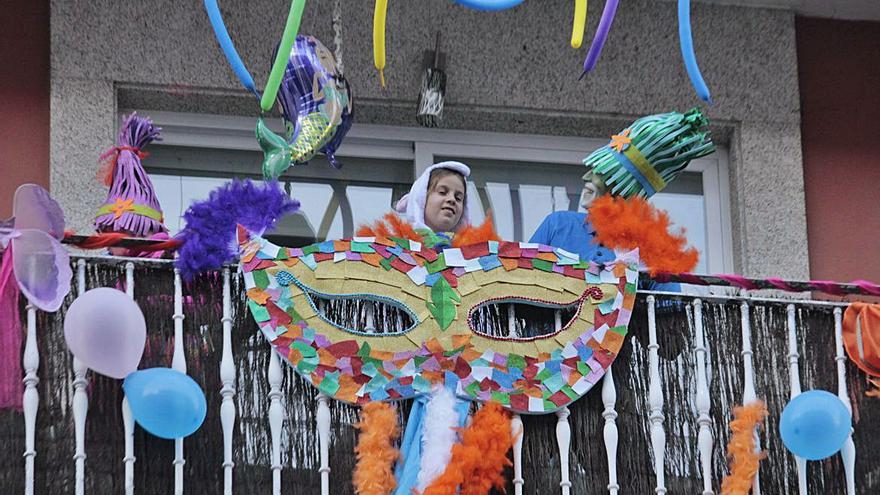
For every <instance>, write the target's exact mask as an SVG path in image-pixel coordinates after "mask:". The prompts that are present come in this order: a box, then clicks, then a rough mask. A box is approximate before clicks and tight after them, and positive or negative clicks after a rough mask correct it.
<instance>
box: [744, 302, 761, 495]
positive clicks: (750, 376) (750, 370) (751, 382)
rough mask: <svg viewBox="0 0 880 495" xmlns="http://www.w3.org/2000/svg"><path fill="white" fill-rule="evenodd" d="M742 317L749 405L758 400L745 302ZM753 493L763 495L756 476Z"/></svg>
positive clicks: (757, 446) (757, 440) (758, 442)
mask: <svg viewBox="0 0 880 495" xmlns="http://www.w3.org/2000/svg"><path fill="white" fill-rule="evenodd" d="M740 310H741V315H742V319H741V322H742V357H743V404H749V403H751V402H754V401H755V400H756V399H757V396H756V395H755V369H754V367H753V365H752V325H751V322H750V321H749V303H748V301H743V302H742V303H741V304H740ZM755 450H756V451H760V450H761V439H760V438H758V432H757V431H755ZM752 493H753V494H754V495H761V480H760V477H759V476H758V474H757V473H756V474H755V483H754V484H753V485H752Z"/></svg>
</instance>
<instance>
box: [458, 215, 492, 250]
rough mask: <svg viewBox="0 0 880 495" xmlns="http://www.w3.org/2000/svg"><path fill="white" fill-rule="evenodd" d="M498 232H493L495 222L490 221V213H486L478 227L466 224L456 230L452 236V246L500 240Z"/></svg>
mask: <svg viewBox="0 0 880 495" xmlns="http://www.w3.org/2000/svg"><path fill="white" fill-rule="evenodd" d="M500 240H501V239H500V238H499V237H498V234H496V233H495V223H494V222H492V215H486V220H485V221H483V224H482V225H480V226H479V227H474V226H472V225H468V226H467V227H465V228H463V229H461V230H460V231H458V233H456V234H455V237H453V238H452V247H461V246H469V245H471V244H479V243H481V242H487V241H500Z"/></svg>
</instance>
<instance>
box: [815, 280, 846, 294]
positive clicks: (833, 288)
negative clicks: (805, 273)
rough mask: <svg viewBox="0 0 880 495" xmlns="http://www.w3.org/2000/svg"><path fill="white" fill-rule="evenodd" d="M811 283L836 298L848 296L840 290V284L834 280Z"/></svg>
mask: <svg viewBox="0 0 880 495" xmlns="http://www.w3.org/2000/svg"><path fill="white" fill-rule="evenodd" d="M810 283H811V284H813V286H814V287H816V288H817V289H819V290H820V291H822V292H824V293H826V294H832V295H835V296H844V295H846V291H844V290H843V289H841V288H840V284H838V283H837V282H834V281H833V280H810Z"/></svg>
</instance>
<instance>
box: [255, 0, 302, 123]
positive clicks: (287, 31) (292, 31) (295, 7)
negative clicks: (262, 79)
mask: <svg viewBox="0 0 880 495" xmlns="http://www.w3.org/2000/svg"><path fill="white" fill-rule="evenodd" d="M305 7H306V0H293V1H292V2H291V3H290V12H289V13H288V14H287V24H286V25H285V26H284V34H282V35H281V44H280V45H279V46H278V53H277V54H276V55H275V63H273V64H272V72H270V73H269V79H268V80H267V81H266V87H265V89H263V98H262V99H261V100H260V108H262V109H263V111H264V112H268V111H269V110H271V109H272V105H274V104H275V97H276V96H277V95H278V88H279V87H280V86H281V77H282V76H283V75H284V70H285V69H286V68H287V59H288V58H289V57H290V50H291V49H292V48H293V41H294V40H295V39H296V35H297V33H298V32H299V23H300V21H301V20H302V13H303V9H305Z"/></svg>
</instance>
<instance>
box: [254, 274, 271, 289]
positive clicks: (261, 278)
mask: <svg viewBox="0 0 880 495" xmlns="http://www.w3.org/2000/svg"><path fill="white" fill-rule="evenodd" d="M251 273H253V274H254V283H255V284H256V285H257V287H259V288H261V289H265V288H266V287H269V275H267V274H266V270H255V271H253V272H251Z"/></svg>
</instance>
